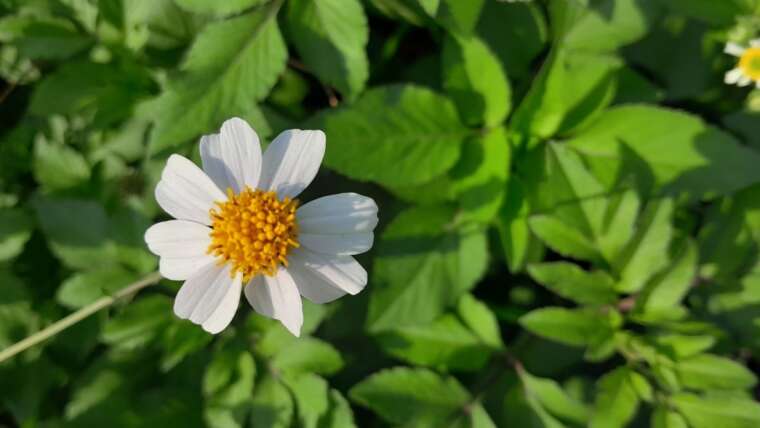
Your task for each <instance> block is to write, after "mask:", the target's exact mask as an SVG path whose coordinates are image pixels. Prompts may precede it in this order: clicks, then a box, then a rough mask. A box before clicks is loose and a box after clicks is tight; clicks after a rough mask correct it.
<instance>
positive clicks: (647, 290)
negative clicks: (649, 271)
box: [636, 240, 698, 314]
mask: <svg viewBox="0 0 760 428" xmlns="http://www.w3.org/2000/svg"><path fill="white" fill-rule="evenodd" d="M697 262H698V255H697V245H696V244H695V243H694V242H693V241H691V240H689V241H686V243H685V244H684V245H683V248H682V249H681V251H680V254H678V256H676V257H675V259H674V260H673V261H672V262H671V263H670V266H668V267H667V269H665V270H664V271H663V272H660V273H659V274H657V275H656V276H655V277H654V278H653V279H652V280H651V281H650V282H649V283H648V284H647V285H646V286H645V287H644V289H643V290H642V292H641V294H640V295H639V297H638V298H637V299H636V309H637V310H640V311H642V312H644V313H645V314H646V313H654V314H658V313H660V314H661V313H664V312H667V311H669V310H671V309H672V308H673V307H674V306H678V304H679V303H681V300H682V299H683V298H684V296H685V295H686V293H688V291H689V288H690V287H691V285H692V283H693V282H694V278H695V276H696V274H697Z"/></svg>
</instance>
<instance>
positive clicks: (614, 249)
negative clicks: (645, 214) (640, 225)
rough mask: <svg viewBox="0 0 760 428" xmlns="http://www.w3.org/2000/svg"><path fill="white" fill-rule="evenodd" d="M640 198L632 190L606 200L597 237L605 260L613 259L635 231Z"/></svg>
mask: <svg viewBox="0 0 760 428" xmlns="http://www.w3.org/2000/svg"><path fill="white" fill-rule="evenodd" d="M640 205H641V200H640V199H639V196H638V195H637V194H636V192H635V191H633V190H626V191H623V192H621V193H618V194H613V195H611V196H610V197H609V198H608V200H607V213H606V214H605V217H604V227H603V231H602V235H601V236H599V237H597V243H598V245H599V251H600V252H601V253H602V255H603V256H604V258H605V260H615V259H616V258H617V257H618V256H619V255H620V252H621V251H622V250H623V248H624V247H625V245H626V244H627V243H628V242H629V241H630V240H631V238H633V234H634V232H635V231H636V219H638V217H639V207H640Z"/></svg>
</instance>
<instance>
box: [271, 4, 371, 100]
mask: <svg viewBox="0 0 760 428" xmlns="http://www.w3.org/2000/svg"><path fill="white" fill-rule="evenodd" d="M286 18H287V23H288V28H289V30H290V34H291V36H292V42H293V43H294V44H295V47H296V50H297V51H298V54H299V55H300V56H301V59H302V60H303V62H304V64H305V65H306V67H307V68H308V69H309V70H311V71H312V72H314V74H316V76H317V77H318V78H319V79H320V80H321V81H322V82H324V83H325V84H327V85H330V86H334V87H335V88H337V89H338V91H340V93H341V94H343V96H345V97H346V98H348V99H349V100H354V99H355V98H356V97H357V96H358V95H359V94H360V93H361V92H362V90H364V85H365V84H366V83H367V78H368V77H369V63H368V60H367V54H366V53H365V51H364V49H365V47H366V45H367V40H368V38H369V28H368V27H367V17H366V16H365V14H364V8H363V7H362V4H361V2H359V1H358V0H323V1H312V0H295V1H291V2H288V13H287V15H286Z"/></svg>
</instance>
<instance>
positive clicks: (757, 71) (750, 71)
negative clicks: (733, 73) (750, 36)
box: [739, 48, 760, 81]
mask: <svg viewBox="0 0 760 428" xmlns="http://www.w3.org/2000/svg"><path fill="white" fill-rule="evenodd" d="M739 68H741V70H742V72H743V73H744V75H745V76H747V77H749V78H750V79H752V80H755V81H758V80H760V48H749V49H747V50H745V51H744V53H743V54H742V57H741V58H740V59H739Z"/></svg>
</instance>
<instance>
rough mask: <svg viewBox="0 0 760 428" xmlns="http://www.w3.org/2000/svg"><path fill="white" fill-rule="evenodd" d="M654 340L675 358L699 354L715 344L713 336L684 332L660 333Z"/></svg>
mask: <svg viewBox="0 0 760 428" xmlns="http://www.w3.org/2000/svg"><path fill="white" fill-rule="evenodd" d="M653 340H654V342H655V343H656V344H657V346H659V347H660V348H662V349H665V350H666V351H667V352H668V354H669V355H672V356H673V357H674V358H676V359H681V358H686V357H691V356H694V355H697V354H700V353H702V352H704V351H706V350H708V349H710V348H712V346H713V345H715V342H716V341H717V339H716V338H715V337H714V336H708V335H701V336H696V335H694V336H691V335H684V334H661V335H657V336H655V337H654V338H653Z"/></svg>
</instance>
